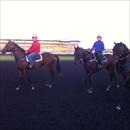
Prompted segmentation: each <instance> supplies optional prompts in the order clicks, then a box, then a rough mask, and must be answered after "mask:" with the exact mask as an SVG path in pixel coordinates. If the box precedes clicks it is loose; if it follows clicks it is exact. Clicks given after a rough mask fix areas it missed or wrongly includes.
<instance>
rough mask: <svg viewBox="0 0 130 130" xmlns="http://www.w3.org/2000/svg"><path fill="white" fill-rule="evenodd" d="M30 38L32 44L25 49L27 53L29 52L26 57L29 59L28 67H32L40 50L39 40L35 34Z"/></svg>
mask: <svg viewBox="0 0 130 130" xmlns="http://www.w3.org/2000/svg"><path fill="white" fill-rule="evenodd" d="M32 40H33V42H32V45H31V47H30V48H29V49H28V50H27V53H29V55H28V59H29V61H30V64H29V68H30V69H31V68H32V66H33V64H34V61H35V60H36V59H38V58H39V52H40V43H39V41H38V39H37V35H36V34H34V35H33V36H32Z"/></svg>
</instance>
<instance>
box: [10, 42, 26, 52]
mask: <svg viewBox="0 0 130 130" xmlns="http://www.w3.org/2000/svg"><path fill="white" fill-rule="evenodd" d="M12 43H13V44H14V45H15V47H16V48H17V49H18V50H20V51H22V52H25V50H24V49H23V48H22V47H20V46H19V45H18V44H16V43H15V42H12Z"/></svg>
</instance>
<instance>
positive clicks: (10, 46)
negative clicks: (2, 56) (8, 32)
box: [1, 40, 14, 53]
mask: <svg viewBox="0 0 130 130" xmlns="http://www.w3.org/2000/svg"><path fill="white" fill-rule="evenodd" d="M13 48H14V42H12V41H11V40H9V41H8V43H6V45H5V47H4V48H3V49H2V50H1V52H2V53H5V52H12V50H13Z"/></svg>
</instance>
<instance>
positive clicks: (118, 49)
mask: <svg viewBox="0 0 130 130" xmlns="http://www.w3.org/2000/svg"><path fill="white" fill-rule="evenodd" d="M114 44H115V46H114V47H113V56H114V57H115V59H116V69H117V72H118V73H120V74H121V75H122V76H123V78H124V79H125V81H126V83H125V87H130V50H129V49H128V47H127V46H126V45H125V44H124V43H122V42H120V43H115V42H114Z"/></svg>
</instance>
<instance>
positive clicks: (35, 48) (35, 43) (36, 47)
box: [27, 40, 40, 53]
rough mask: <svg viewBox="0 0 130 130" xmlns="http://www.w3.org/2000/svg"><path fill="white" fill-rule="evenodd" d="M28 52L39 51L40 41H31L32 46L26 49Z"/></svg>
mask: <svg viewBox="0 0 130 130" xmlns="http://www.w3.org/2000/svg"><path fill="white" fill-rule="evenodd" d="M27 51H28V52H29V53H32V52H37V53H39V52H40V43H39V41H37V40H36V41H33V43H32V46H31V47H30V48H29V49H28V50H27Z"/></svg>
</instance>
